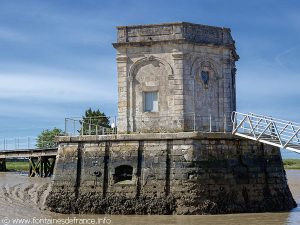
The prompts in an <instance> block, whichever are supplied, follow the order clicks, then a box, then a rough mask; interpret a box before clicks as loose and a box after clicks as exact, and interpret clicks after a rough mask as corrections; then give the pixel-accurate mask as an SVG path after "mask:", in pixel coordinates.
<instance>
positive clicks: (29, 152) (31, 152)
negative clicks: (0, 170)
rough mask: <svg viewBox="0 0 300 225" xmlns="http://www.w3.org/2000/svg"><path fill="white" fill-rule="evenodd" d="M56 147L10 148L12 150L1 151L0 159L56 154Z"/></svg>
mask: <svg viewBox="0 0 300 225" xmlns="http://www.w3.org/2000/svg"><path fill="white" fill-rule="evenodd" d="M56 155H57V148H52V149H24V150H17V151H16V150H12V151H1V152H0V159H5V158H29V157H39V156H56Z"/></svg>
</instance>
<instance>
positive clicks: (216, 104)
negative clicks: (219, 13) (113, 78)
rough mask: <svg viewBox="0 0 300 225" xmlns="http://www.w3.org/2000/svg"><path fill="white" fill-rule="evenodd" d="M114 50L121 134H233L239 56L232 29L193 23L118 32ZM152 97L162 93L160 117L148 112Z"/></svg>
mask: <svg viewBox="0 0 300 225" xmlns="http://www.w3.org/2000/svg"><path fill="white" fill-rule="evenodd" d="M114 47H115V48H116V49H117V51H118V56H117V63H118V88H119V89H118V90H119V92H118V93H119V94H118V99H119V101H118V116H119V120H118V133H153V132H180V131H194V130H198V131H209V130H212V131H224V130H225V131H229V130H230V129H231V127H230V125H231V123H230V116H231V113H232V111H234V110H235V109H236V103H235V61H236V60H238V56H237V55H236V52H235V46H234V41H233V39H232V37H231V34H230V30H229V29H227V28H220V27H213V26H206V25H200V24H191V23H170V24H156V25H144V26H126V27H118V42H117V43H115V44H114ZM203 73H206V75H207V77H206V78H205V77H203V76H205V75H203ZM149 91H151V92H153V91H154V92H157V93H158V111H157V112H145V110H144V101H145V99H144V93H145V92H149Z"/></svg>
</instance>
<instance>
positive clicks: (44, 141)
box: [36, 128, 63, 148]
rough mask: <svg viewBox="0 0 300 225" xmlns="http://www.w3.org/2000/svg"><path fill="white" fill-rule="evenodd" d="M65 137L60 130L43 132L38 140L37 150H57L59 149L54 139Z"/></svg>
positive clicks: (54, 129)
mask: <svg viewBox="0 0 300 225" xmlns="http://www.w3.org/2000/svg"><path fill="white" fill-rule="evenodd" d="M61 135H63V131H62V130H61V129H58V128H53V129H52V130H48V129H46V130H43V131H42V132H41V133H40V135H39V136H38V137H37V139H36V147H37V148H55V147H57V145H56V143H55V140H54V138H55V137H56V136H61Z"/></svg>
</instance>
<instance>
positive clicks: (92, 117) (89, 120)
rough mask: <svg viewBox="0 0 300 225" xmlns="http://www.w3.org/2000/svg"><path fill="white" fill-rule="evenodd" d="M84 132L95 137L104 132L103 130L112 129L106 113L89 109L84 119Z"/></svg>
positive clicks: (82, 123)
mask: <svg viewBox="0 0 300 225" xmlns="http://www.w3.org/2000/svg"><path fill="white" fill-rule="evenodd" d="M81 125H82V129H83V130H82V131H81V132H83V133H84V134H91V135H95V134H96V133H97V134H99V133H101V132H102V129H105V128H111V125H110V121H109V118H108V117H107V116H106V115H105V113H103V112H101V111H100V110H99V109H98V110H92V109H91V108H89V109H88V110H86V111H85V113H84V116H83V117H82V122H81Z"/></svg>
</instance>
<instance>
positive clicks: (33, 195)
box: [0, 170, 300, 225]
mask: <svg viewBox="0 0 300 225" xmlns="http://www.w3.org/2000/svg"><path fill="white" fill-rule="evenodd" d="M287 177H288V183H289V186H290V189H291V192H292V193H293V196H294V199H295V200H296V201H297V203H298V204H299V203H300V171H299V170H287ZM49 183H50V179H47V178H43V179H41V178H28V177H26V176H24V175H19V174H17V173H0V218H1V219H2V218H8V219H9V220H10V222H11V224H12V220H15V219H31V220H32V219H33V218H35V219H37V218H41V219H44V218H47V219H70V218H73V219H74V218H76V219H86V220H87V219H89V220H87V222H89V221H91V220H95V221H96V222H97V221H98V222H99V221H101V223H100V224H108V222H110V224H125V225H127V224H128V225H129V224H130V225H140V224H143V225H148V224H149V225H150V224H151V225H154V224H162V225H167V224H190V225H196V224H200V223H201V224H241V225H244V224H245V225H246V224H247V225H252V224H272V225H277V224H300V208H299V207H297V208H295V209H294V210H292V211H291V212H279V213H255V214H229V215H214V216H211V215H210V216H171V215H170V216H116V215H114V216H111V215H73V214H67V215H66V214H59V213H52V212H49V211H47V210H45V208H44V202H45V199H46V196H47V194H48V192H49V191H50V185H49ZM101 219H102V220H101ZM104 219H106V223H104ZM108 219H109V220H108ZM39 222H40V223H39V224H46V223H45V221H44V223H41V222H42V221H39ZM48 222H49V221H48ZM52 222H53V223H52V224H55V221H52ZM79 222H80V221H79V220H78V221H77V224H79ZM81 222H82V221H81ZM14 224H24V222H23V223H21V222H20V223H16V222H14ZM98 224H99V223H98Z"/></svg>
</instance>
